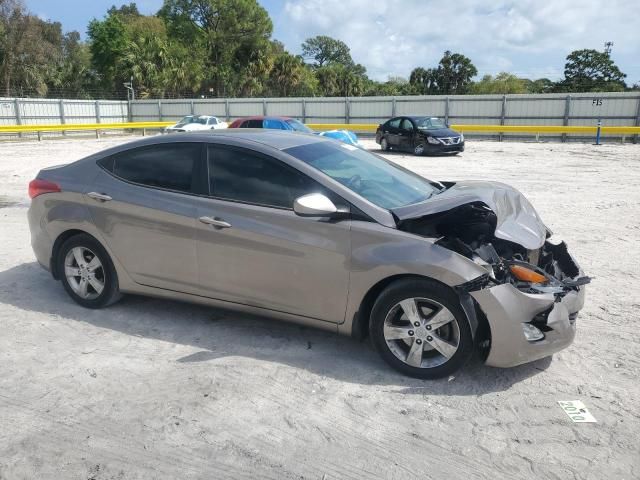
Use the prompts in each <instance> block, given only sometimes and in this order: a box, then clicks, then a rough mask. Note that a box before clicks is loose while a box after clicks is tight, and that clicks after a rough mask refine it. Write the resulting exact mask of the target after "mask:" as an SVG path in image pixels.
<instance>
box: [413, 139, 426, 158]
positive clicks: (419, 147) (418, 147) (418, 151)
mask: <svg viewBox="0 0 640 480" xmlns="http://www.w3.org/2000/svg"><path fill="white" fill-rule="evenodd" d="M424 153H425V148H424V142H422V141H420V142H418V143H416V144H415V145H414V147H413V154H414V155H417V156H422V155H424Z"/></svg>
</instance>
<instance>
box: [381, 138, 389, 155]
mask: <svg viewBox="0 0 640 480" xmlns="http://www.w3.org/2000/svg"><path fill="white" fill-rule="evenodd" d="M380 149H381V150H382V151H383V152H388V151H389V142H388V141H387V138H386V137H382V140H380Z"/></svg>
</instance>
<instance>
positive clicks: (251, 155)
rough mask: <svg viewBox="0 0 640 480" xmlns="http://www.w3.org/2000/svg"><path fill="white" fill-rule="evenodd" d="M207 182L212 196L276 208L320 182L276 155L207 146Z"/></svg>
mask: <svg viewBox="0 0 640 480" xmlns="http://www.w3.org/2000/svg"><path fill="white" fill-rule="evenodd" d="M208 156H209V184H210V191H211V194H212V195H213V196H214V197H217V198H221V199H225V200H231V201H237V202H243V203H251V204H254V205H263V206H268V207H276V208H287V209H292V208H293V201H294V200H295V199H296V198H298V197H300V196H302V195H305V194H307V193H314V192H317V191H321V187H320V185H318V184H317V183H316V182H315V181H314V180H312V179H311V178H309V177H307V176H306V175H304V174H303V173H301V172H299V171H298V170H296V169H294V168H292V167H290V166H289V165H286V164H285V163H283V162H281V161H280V160H277V159H275V158H271V157H267V156H265V155H261V154H259V153H256V152H252V151H250V150H245V149H241V148H230V147H221V146H210V147H209V155H208Z"/></svg>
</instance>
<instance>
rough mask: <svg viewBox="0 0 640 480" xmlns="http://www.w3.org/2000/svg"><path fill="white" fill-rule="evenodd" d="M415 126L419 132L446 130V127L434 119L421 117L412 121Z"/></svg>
mask: <svg viewBox="0 0 640 480" xmlns="http://www.w3.org/2000/svg"><path fill="white" fill-rule="evenodd" d="M414 122H416V126H417V127H418V128H419V129H420V130H440V129H441V128H447V125H446V124H445V123H444V122H443V121H442V120H440V119H439V118H436V117H423V118H416V119H414Z"/></svg>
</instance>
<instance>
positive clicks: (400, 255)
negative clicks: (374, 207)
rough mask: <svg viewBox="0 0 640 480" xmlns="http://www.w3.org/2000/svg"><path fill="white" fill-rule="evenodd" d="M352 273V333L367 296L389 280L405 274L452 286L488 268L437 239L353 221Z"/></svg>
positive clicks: (344, 329) (348, 320)
mask: <svg viewBox="0 0 640 480" xmlns="http://www.w3.org/2000/svg"><path fill="white" fill-rule="evenodd" d="M351 242H352V246H351V276H350V282H349V298H348V301H347V310H346V314H345V322H344V323H343V325H342V326H341V328H340V331H341V333H345V334H350V333H351V329H352V326H353V325H352V324H353V321H354V319H355V318H356V316H357V313H358V310H359V309H360V306H361V304H362V301H363V299H364V298H365V296H366V295H367V293H368V292H369V290H371V289H372V288H373V287H375V286H376V285H378V284H379V283H380V282H382V281H384V280H385V279H389V278H392V277H398V276H402V275H405V276H407V275H414V276H421V277H427V278H432V279H434V280H437V281H439V282H442V283H444V284H445V285H448V286H450V287H454V286H456V285H460V284H462V283H465V282H468V281H470V280H473V279H475V278H477V277H479V276H481V275H483V274H486V273H487V271H486V270H485V269H483V268H482V267H481V266H479V265H476V264H475V263H474V262H472V261H471V260H469V259H467V258H465V257H463V256H462V255H459V254H457V253H455V252H453V251H451V250H448V249H446V248H444V247H440V246H438V245H435V244H434V243H433V241H431V240H429V239H427V238H423V237H419V236H417V235H413V234H410V233H406V232H402V231H399V230H396V229H394V228H389V227H384V226H382V225H380V224H377V223H373V222H359V221H354V222H353V223H352V235H351Z"/></svg>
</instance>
